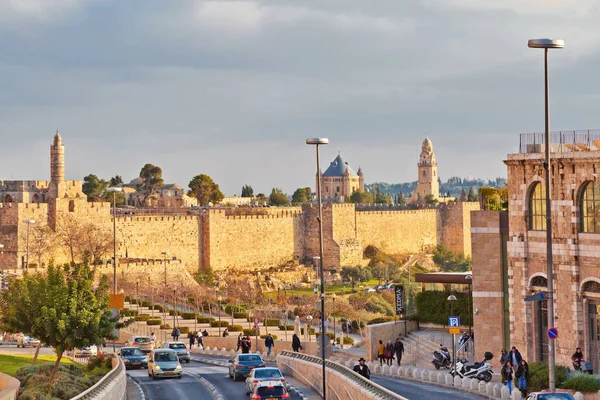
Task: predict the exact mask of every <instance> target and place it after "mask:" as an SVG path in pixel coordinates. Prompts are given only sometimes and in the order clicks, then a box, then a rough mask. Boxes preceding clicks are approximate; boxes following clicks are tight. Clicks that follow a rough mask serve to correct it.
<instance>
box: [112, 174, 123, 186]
mask: <svg viewBox="0 0 600 400" xmlns="http://www.w3.org/2000/svg"><path fill="white" fill-rule="evenodd" d="M122 184H123V177H122V176H121V175H115V176H114V177H112V178H110V186H119V185H122Z"/></svg>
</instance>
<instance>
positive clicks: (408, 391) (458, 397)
mask: <svg viewBox="0 0 600 400" xmlns="http://www.w3.org/2000/svg"><path fill="white" fill-rule="evenodd" d="M371 380H372V381H373V382H375V383H377V384H379V385H381V386H383V387H384V388H386V389H388V390H391V391H392V392H394V393H398V394H399V395H401V396H404V397H406V398H407V399H410V400H428V399H444V400H464V399H467V400H470V399H473V400H475V399H477V400H481V397H479V396H475V395H471V394H469V393H465V392H460V391H458V390H451V389H445V388H442V387H437V386H428V385H423V384H419V383H415V382H410V381H404V380H401V379H394V378H384V377H382V376H377V375H371Z"/></svg>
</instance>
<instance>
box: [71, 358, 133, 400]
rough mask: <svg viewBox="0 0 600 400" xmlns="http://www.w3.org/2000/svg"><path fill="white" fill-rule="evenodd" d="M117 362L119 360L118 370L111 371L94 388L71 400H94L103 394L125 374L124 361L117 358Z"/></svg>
mask: <svg viewBox="0 0 600 400" xmlns="http://www.w3.org/2000/svg"><path fill="white" fill-rule="evenodd" d="M117 360H118V364H117V367H116V368H113V369H111V370H110V372H109V373H108V374H106V375H104V377H102V379H100V380H99V381H98V382H97V383H96V384H95V385H94V386H92V387H91V388H89V389H88V390H86V391H85V392H83V393H81V394H79V395H78V396H75V397H73V398H71V400H79V399H94V398H96V396H97V395H98V394H100V393H102V391H103V390H104V389H105V388H106V387H107V386H108V385H110V384H111V383H113V381H114V380H115V379H116V378H117V377H118V376H119V375H120V374H121V373H125V364H123V360H121V359H120V358H119V357H117Z"/></svg>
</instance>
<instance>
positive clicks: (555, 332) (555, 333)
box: [548, 328, 558, 340]
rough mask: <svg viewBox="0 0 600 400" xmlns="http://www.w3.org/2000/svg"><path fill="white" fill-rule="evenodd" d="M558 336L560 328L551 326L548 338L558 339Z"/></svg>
mask: <svg viewBox="0 0 600 400" xmlns="http://www.w3.org/2000/svg"><path fill="white" fill-rule="evenodd" d="M557 337H558V329H556V328H550V329H548V339H552V340H554V339H556V338H557Z"/></svg>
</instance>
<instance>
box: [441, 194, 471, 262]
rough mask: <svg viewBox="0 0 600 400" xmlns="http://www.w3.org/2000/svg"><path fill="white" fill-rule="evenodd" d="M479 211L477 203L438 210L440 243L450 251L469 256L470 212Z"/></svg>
mask: <svg viewBox="0 0 600 400" xmlns="http://www.w3.org/2000/svg"><path fill="white" fill-rule="evenodd" d="M479 209H480V206H479V203H478V202H463V203H456V204H452V205H450V206H442V207H441V208H440V209H439V212H440V218H441V228H442V231H441V234H442V238H441V241H440V242H441V243H444V244H445V245H446V246H447V247H448V248H449V249H450V250H452V251H455V252H459V253H464V255H465V256H468V257H470V256H471V211H478V210H479Z"/></svg>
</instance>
